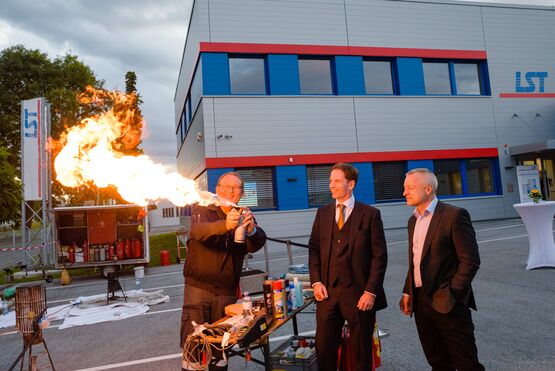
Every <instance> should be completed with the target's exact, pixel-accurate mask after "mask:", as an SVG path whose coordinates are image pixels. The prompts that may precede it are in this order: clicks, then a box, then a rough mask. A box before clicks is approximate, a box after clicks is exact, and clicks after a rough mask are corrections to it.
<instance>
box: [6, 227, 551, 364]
mask: <svg viewBox="0 0 555 371" xmlns="http://www.w3.org/2000/svg"><path fill="white" fill-rule="evenodd" d="M474 226H475V229H476V231H477V238H478V243H479V247H480V254H481V259H482V265H481V268H480V270H479V272H478V275H477V277H476V278H475V280H474V283H473V286H474V291H475V296H476V301H477V305H478V311H477V312H473V317H474V323H475V326H476V333H475V335H476V339H477V345H478V350H479V356H480V358H481V361H482V363H483V364H484V366H485V367H486V369H488V370H553V369H555V315H554V310H555V269H535V270H532V271H527V270H525V265H526V259H527V254H528V247H527V246H528V245H527V244H528V240H527V234H526V230H525V228H524V225H523V224H522V221H521V220H520V219H508V220H497V221H485V222H477V223H475V224H474ZM386 236H387V242H388V251H389V263H388V268H387V273H386V278H385V291H386V295H387V297H388V302H389V307H388V308H387V309H386V310H383V311H380V312H379V313H378V322H379V325H380V327H381V328H382V329H384V330H386V331H387V332H388V333H389V336H388V337H386V338H384V339H383V340H382V346H383V353H382V367H381V369H383V370H426V369H429V367H428V366H427V363H426V361H425V359H424V355H423V353H422V350H421V348H420V344H419V342H418V337H417V334H416V329H415V325H414V320H413V319H410V318H406V317H404V316H402V315H401V313H400V312H399V309H398V300H399V298H400V295H401V289H402V285H403V281H404V277H405V276H406V269H407V236H406V229H392V230H387V231H386ZM306 240H307V239H306V238H305V239H298V240H297V241H298V242H302V243H306ZM269 256H270V268H271V274H273V275H278V274H279V273H284V272H285V271H286V270H287V265H288V258H287V253H286V250H285V248H284V247H283V245H271V248H270V255H269ZM307 256H308V252H307V251H306V249H303V248H295V249H294V257H295V258H294V262H295V263H304V262H307ZM250 266H251V268H259V269H265V262H264V255H263V254H262V253H261V252H259V253H257V254H255V255H254V257H253V259H251V262H250ZM181 270H182V266H181V265H171V266H167V267H157V268H150V269H148V270H147V274H146V277H145V279H144V288H145V289H146V290H148V291H152V290H157V289H163V290H164V292H165V293H166V294H167V295H169V296H170V302H169V303H164V304H160V305H156V306H152V307H151V308H150V311H149V312H147V313H146V314H144V315H140V316H137V317H133V318H129V319H125V320H120V321H115V322H107V323H100V324H95V325H89V326H79V327H73V328H69V329H65V330H59V329H58V328H57V325H59V322H54V323H53V324H52V325H51V326H50V328H48V329H47V330H45V331H44V338H45V339H46V341H47V345H48V347H49V349H50V353H51V355H52V357H53V361H54V364H55V366H56V369H59V370H89V369H90V370H93V369H94V370H105V369H115V370H176V369H179V367H180V364H181V354H180V348H179V346H178V342H179V321H180V314H181V304H182V300H183V276H182V273H181ZM122 283H123V285H124V286H125V287H126V288H132V287H133V284H134V279H133V277H132V275H131V273H129V274H128V275H127V276H124V279H123V280H122ZM105 292H106V281H105V280H103V279H101V278H99V277H87V278H75V279H73V281H72V283H71V285H69V286H60V284H59V282H58V280H55V282H53V283H51V284H47V299H48V306H49V307H53V306H58V305H61V304H64V303H67V302H68V300H70V299H73V298H77V297H79V296H86V295H94V294H101V293H105ZM314 329H315V320H314V314H311V313H308V314H303V315H300V316H299V331H300V332H302V333H303V332H306V333H313V332H314ZM291 334H292V326H291V325H290V324H287V325H285V326H283V328H281V329H280V330H279V331H278V332H277V333H276V334H275V335H274V336H273V338H272V343H271V346H272V348H273V347H275V346H277V345H279V344H280V342H282V341H284V340H285V338H287V337H288V336H289V335H291ZM21 348H22V336H21V334H19V333H17V332H15V331H9V330H6V329H3V330H0V349H1V352H0V369H1V370H5V369H8V368H9V366H10V365H11V363H12V362H13V361H14V360H15V358H16V357H17V354H18V353H19V351H20V350H21ZM41 351H42V346H41V345H38V346H37V347H35V348H34V353H36V352H38V353H40V352H41ZM253 356H257V352H253ZM258 356H260V355H259V354H258ZM41 358H42V360H41V361H40V363H41V364H45V357H44V356H43V355H41ZM239 369H243V370H261V369H263V368H262V366H259V365H256V364H254V363H252V362H251V363H248V364H245V360H244V359H240V358H237V357H235V358H232V359H231V360H230V370H239Z"/></svg>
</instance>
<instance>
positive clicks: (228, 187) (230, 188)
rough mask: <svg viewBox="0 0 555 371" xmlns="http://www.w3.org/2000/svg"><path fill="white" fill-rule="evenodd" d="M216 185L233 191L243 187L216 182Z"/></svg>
mask: <svg viewBox="0 0 555 371" xmlns="http://www.w3.org/2000/svg"><path fill="white" fill-rule="evenodd" d="M218 187H220V188H221V189H223V190H224V191H233V192H235V191H241V190H242V189H243V187H241V186H230V185H224V184H218Z"/></svg>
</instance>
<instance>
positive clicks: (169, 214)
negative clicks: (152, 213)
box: [162, 207, 175, 218]
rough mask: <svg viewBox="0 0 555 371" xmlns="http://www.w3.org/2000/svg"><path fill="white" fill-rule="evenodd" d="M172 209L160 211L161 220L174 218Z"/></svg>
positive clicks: (167, 208)
mask: <svg viewBox="0 0 555 371" xmlns="http://www.w3.org/2000/svg"><path fill="white" fill-rule="evenodd" d="M174 215H175V214H174V210H173V207H166V208H164V209H162V218H173V217H174Z"/></svg>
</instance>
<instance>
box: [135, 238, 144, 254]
mask: <svg viewBox="0 0 555 371" xmlns="http://www.w3.org/2000/svg"><path fill="white" fill-rule="evenodd" d="M142 245H143V244H142V243H141V240H140V239H139V238H136V239H135V240H134V241H133V257H134V258H136V259H137V258H140V257H141V256H142V255H143V246H142Z"/></svg>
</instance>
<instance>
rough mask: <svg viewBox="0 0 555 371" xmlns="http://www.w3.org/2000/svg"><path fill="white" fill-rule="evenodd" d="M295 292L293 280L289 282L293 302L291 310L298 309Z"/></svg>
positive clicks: (290, 300) (290, 296)
mask: <svg viewBox="0 0 555 371" xmlns="http://www.w3.org/2000/svg"><path fill="white" fill-rule="evenodd" d="M296 294H297V293H296V292H295V284H294V283H293V282H289V302H291V310H295V309H297V308H298V307H297V298H296V296H295V295H296Z"/></svg>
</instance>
